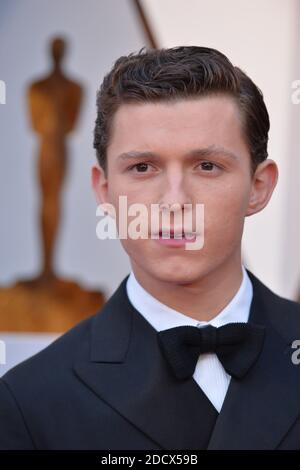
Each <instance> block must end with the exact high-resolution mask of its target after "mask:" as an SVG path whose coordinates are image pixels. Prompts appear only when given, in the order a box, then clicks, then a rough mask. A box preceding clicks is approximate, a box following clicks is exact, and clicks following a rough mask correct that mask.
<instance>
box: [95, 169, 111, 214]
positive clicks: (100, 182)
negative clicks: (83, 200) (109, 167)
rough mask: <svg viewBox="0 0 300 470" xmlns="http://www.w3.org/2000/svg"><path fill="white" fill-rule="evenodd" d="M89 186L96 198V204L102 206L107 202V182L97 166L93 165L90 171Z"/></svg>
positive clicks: (101, 170)
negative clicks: (90, 185)
mask: <svg viewBox="0 0 300 470" xmlns="http://www.w3.org/2000/svg"><path fill="white" fill-rule="evenodd" d="M91 184H92V188H93V191H94V193H95V196H96V201H97V204H98V205H99V204H104V203H106V202H108V200H107V190H108V181H107V178H106V175H105V172H104V170H103V168H102V167H100V166H99V165H93V167H92V171H91Z"/></svg>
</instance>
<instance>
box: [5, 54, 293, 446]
mask: <svg viewBox="0 0 300 470" xmlns="http://www.w3.org/2000/svg"><path fill="white" fill-rule="evenodd" d="M268 130H269V118H268V112H267V110H266V107H265V104H264V101H263V96H262V94H261V92H260V90H259V89H258V88H257V87H256V85H255V84H254V83H253V82H252V81H251V80H250V78H249V77H247V75H246V74H245V73H244V72H242V71H241V70H240V69H239V68H237V67H234V66H233V65H232V64H231V62H230V61H229V60H228V59H227V58H226V57H225V56H224V55H223V54H222V53H220V52H218V51H216V50H214V49H209V48H204V47H177V48H172V49H162V50H150V51H144V50H141V51H140V52H139V53H137V54H130V55H129V56H124V57H121V58H119V59H118V60H117V61H116V63H115V64H114V66H113V68H112V70H111V71H110V72H109V73H108V74H107V75H106V77H105V78H104V81H103V83H102V85H101V88H100V90H99V93H98V97H97V119H96V126H95V141H94V145H95V148H96V152H97V158H98V164H97V165H95V166H94V167H93V169H92V184H93V188H94V191H95V194H96V198H97V202H98V203H106V204H110V205H111V206H112V207H114V208H116V216H117V217H116V219H117V220H119V215H123V214H119V201H120V196H126V197H127V202H128V206H131V207H133V205H134V204H143V205H145V206H146V207H147V208H148V209H150V206H151V205H152V204H157V205H158V206H159V208H160V209H161V212H164V211H165V209H170V210H169V214H170V224H169V226H168V227H166V226H163V225H160V226H159V230H158V232H159V233H158V234H157V233H156V234H154V230H153V227H152V225H151V220H150V224H149V233H148V235H149V236H148V237H144V238H137V239H135V238H134V237H127V238H124V239H122V240H121V242H122V244H123V247H124V249H125V250H126V252H127V253H128V255H129V257H130V262H131V266H132V272H131V273H130V275H129V276H127V277H126V278H125V279H124V280H123V281H122V283H121V284H120V286H119V287H118V289H117V290H116V292H115V293H114V294H113V295H112V297H111V298H110V299H109V300H108V302H107V303H106V305H105V306H104V308H103V309H102V310H101V311H100V312H99V313H98V314H97V315H95V316H94V317H92V318H90V319H88V320H85V321H83V322H81V323H80V324H79V325H77V326H76V327H75V328H73V329H72V330H70V331H69V332H68V333H66V334H65V335H63V336H62V337H61V338H59V339H58V340H57V341H56V342H55V343H53V344H52V345H50V346H49V347H48V348H47V349H45V350H44V351H42V352H40V353H39V354H37V355H36V356H34V357H33V358H31V359H29V360H27V361H25V362H24V363H22V364H21V365H19V366H17V367H16V368H14V369H13V370H11V371H10V372H8V373H7V374H6V375H5V376H4V377H3V379H2V381H1V388H0V447H1V448H3V449H8V448H9V449H109V450H113V449H122V450H123V449H144V450H150V449H154V450H158V449H177V450H180V449H193V450H195V449H275V448H280V449H300V419H299V417H300V400H299V393H300V374H299V371H300V369H299V368H297V365H296V364H295V362H296V361H293V353H295V350H294V349H293V345H294V340H296V339H297V334H298V336H299V334H300V333H298V332H299V331H300V316H299V315H300V306H299V305H298V304H297V303H294V302H292V301H289V300H287V299H283V298H281V297H279V296H277V295H276V294H274V293H273V292H272V291H270V290H269V289H268V288H267V287H266V286H265V285H264V284H263V283H262V282H261V281H260V280H259V279H257V278H256V276H254V275H253V274H252V273H251V272H250V271H248V270H246V268H245V267H244V266H243V264H242V261H241V239H242V232H243V225H244V219H245V217H247V216H251V215H253V214H256V213H257V212H259V211H261V210H262V209H263V208H264V207H265V206H266V205H267V203H268V201H269V199H270V197H271V195H272V192H273V190H274V188H275V186H276V182H277V174H278V171H277V166H276V164H275V162H274V161H273V160H271V159H268V158H267V142H268ZM197 204H202V205H203V207H204V214H205V216H204V224H203V226H202V225H201V226H198V225H197V226H196V227H195V223H193V235H194V239H195V237H196V238H197V237H200V238H201V237H202V239H203V246H201V249H197V250H191V249H190V250H189V249H186V245H188V244H189V243H192V242H191V239H189V236H188V234H187V233H186V230H185V227H179V231H180V232H182V231H183V238H182V239H181V240H180V241H178V239H176V237H175V235H174V233H175V232H176V231H178V226H177V225H176V224H175V220H178V218H177V219H176V217H175V216H176V214H177V215H178V214H182V213H183V212H184V210H185V208H186V207H188V208H192V209H189V210H190V211H191V212H192V215H193V216H195V210H196V206H197ZM149 213H150V212H149ZM193 220H194V222H195V217H194V218H193ZM168 229H170V235H169V238H166V237H165V236H164V235H165V234H164V231H166V230H168ZM153 235H157V237H156V238H155V237H154V236H153ZM181 235H182V233H181Z"/></svg>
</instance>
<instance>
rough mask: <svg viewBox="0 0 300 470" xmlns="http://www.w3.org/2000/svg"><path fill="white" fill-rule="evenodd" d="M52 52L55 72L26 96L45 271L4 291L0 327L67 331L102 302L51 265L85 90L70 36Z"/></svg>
mask: <svg viewBox="0 0 300 470" xmlns="http://www.w3.org/2000/svg"><path fill="white" fill-rule="evenodd" d="M50 51H51V58H52V63H53V65H52V70H51V71H50V73H49V74H48V75H47V76H45V77H43V78H42V79H40V80H38V81H35V82H33V83H32V84H31V85H30V86H29V88H28V95H27V97H28V108H29V113H30V119H31V124H32V128H33V130H34V131H35V132H36V134H37V135H38V138H39V154H38V164H37V170H38V171H37V174H38V180H39V186H40V195H41V204H40V213H39V227H40V233H41V241H42V243H41V245H42V256H43V258H42V269H41V272H40V273H39V275H38V276H37V277H36V278H34V279H25V280H22V281H19V282H18V283H17V284H15V285H14V286H12V287H9V288H5V289H4V288H2V289H1V290H0V310H1V315H0V331H1V330H2V331H44V332H52V331H54V332H63V331H66V330H67V329H69V328H70V327H72V326H73V325H74V324H76V323H77V322H78V321H80V320H81V319H83V318H85V317H87V316H88V315H91V314H92V313H95V312H96V310H98V309H99V307H101V305H102V304H103V302H104V296H103V294H102V293H101V292H93V291H92V292H89V291H86V290H84V289H82V288H81V287H80V286H79V285H78V284H77V283H76V282H73V281H70V280H66V279H60V278H58V277H57V275H56V274H55V271H54V267H53V264H54V263H53V261H54V253H55V242H56V239H57V233H58V229H59V222H60V219H61V213H60V212H61V211H60V207H61V193H62V189H63V183H64V179H65V175H66V172H67V170H68V165H67V163H68V158H67V157H68V155H67V151H66V139H67V136H68V134H69V133H70V132H71V131H73V130H74V128H75V125H76V121H77V118H78V114H79V110H80V105H81V102H82V96H83V91H82V87H81V85H79V84H78V83H76V82H74V81H72V80H70V79H69V78H68V77H67V76H66V75H65V73H64V71H63V68H62V62H63V58H64V55H65V51H66V40H65V39H63V38H61V37H56V38H54V39H53V40H52V41H51V45H50Z"/></svg>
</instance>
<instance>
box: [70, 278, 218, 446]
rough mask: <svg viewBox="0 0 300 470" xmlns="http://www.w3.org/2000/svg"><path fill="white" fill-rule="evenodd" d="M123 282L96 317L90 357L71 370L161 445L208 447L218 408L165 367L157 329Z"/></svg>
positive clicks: (192, 381) (188, 382)
mask: <svg viewBox="0 0 300 470" xmlns="http://www.w3.org/2000/svg"><path fill="white" fill-rule="evenodd" d="M126 281H127V277H126V278H125V279H124V280H123V282H122V283H121V284H120V286H119V288H118V289H117V291H116V292H115V293H114V294H113V296H112V297H111V298H110V299H109V301H108V302H107V303H106V304H105V306H104V308H103V309H102V311H101V312H100V313H99V314H98V315H96V316H95V317H94V323H93V327H92V337H91V345H90V346H91V347H90V354H89V357H86V358H85V359H84V360H80V361H77V362H76V363H75V364H74V370H75V372H76V374H77V375H78V377H79V378H80V379H81V380H82V381H83V382H84V383H85V384H86V385H87V386H88V387H89V388H90V389H92V390H93V391H94V392H95V393H96V394H97V395H98V396H99V397H100V398H101V399H102V400H104V401H105V402H106V403H108V404H109V405H110V406H111V407H112V408H114V409H115V410H116V411H117V412H118V413H120V414H121V415H122V416H124V417H125V418H126V419H127V420H128V421H129V422H131V423H132V424H133V425H134V426H135V427H137V428H138V429H139V430H141V431H142V432H143V433H144V434H146V435H147V436H148V437H150V439H152V441H154V442H155V443H156V445H158V446H159V447H161V448H163V449H201V448H206V447H207V444H208V440H209V437H210V434H211V430H212V428H213V426H214V424H215V420H216V417H217V412H216V410H215V409H214V407H213V406H212V405H211V403H210V402H209V401H208V399H207V398H206V396H205V395H204V393H203V392H202V390H201V389H200V387H199V386H198V385H197V383H196V382H195V380H194V379H190V380H187V381H183V382H180V381H178V380H177V379H176V378H175V377H174V376H173V374H172V373H171V371H169V369H168V365H167V363H166V361H165V359H164V358H163V356H162V354H161V351H160V348H159V345H158V342H157V332H156V330H155V329H154V328H153V327H152V325H150V323H148V322H147V321H146V320H145V318H144V317H142V315H141V314H140V313H139V312H137V311H136V310H135V309H134V308H133V306H132V305H131V304H130V302H129V300H128V297H127V294H126ZM86 350H88V342H87V345H86ZM86 355H87V356H88V354H87V353H86ZM204 416H205V420H204V419H203V417H204Z"/></svg>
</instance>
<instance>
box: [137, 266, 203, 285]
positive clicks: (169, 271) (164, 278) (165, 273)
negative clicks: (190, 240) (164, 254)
mask: <svg viewBox="0 0 300 470" xmlns="http://www.w3.org/2000/svg"><path fill="white" fill-rule="evenodd" d="M143 269H145V266H144V267H143ZM146 270H147V272H148V275H150V276H151V277H153V278H155V279H156V280H158V281H161V282H168V283H171V284H181V285H184V284H191V283H194V282H196V281H199V279H201V277H203V271H202V270H201V269H199V266H198V267H197V268H196V269H192V268H191V266H182V265H181V266H180V267H179V266H171V265H165V264H164V262H163V261H162V262H161V263H160V265H159V266H149V268H148V269H147V268H146Z"/></svg>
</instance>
